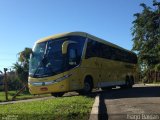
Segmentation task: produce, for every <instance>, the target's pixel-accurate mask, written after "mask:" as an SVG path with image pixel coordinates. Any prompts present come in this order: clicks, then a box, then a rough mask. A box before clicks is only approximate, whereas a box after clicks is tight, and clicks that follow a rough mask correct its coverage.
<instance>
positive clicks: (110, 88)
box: [101, 87, 112, 91]
mask: <svg viewBox="0 0 160 120" xmlns="http://www.w3.org/2000/svg"><path fill="white" fill-rule="evenodd" d="M101 89H102V90H104V91H105V90H107V91H108V90H112V87H101Z"/></svg>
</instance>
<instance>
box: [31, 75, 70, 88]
mask: <svg viewBox="0 0 160 120" xmlns="http://www.w3.org/2000/svg"><path fill="white" fill-rule="evenodd" d="M71 75H72V74H69V75H65V76H63V77H60V78H58V79H56V80H52V81H49V82H30V81H29V82H28V83H29V84H31V85H33V86H45V85H52V84H55V83H58V82H61V81H63V80H64V79H66V78H68V77H70V76H71Z"/></svg>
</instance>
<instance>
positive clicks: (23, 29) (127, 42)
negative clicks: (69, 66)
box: [0, 0, 159, 70]
mask: <svg viewBox="0 0 160 120" xmlns="http://www.w3.org/2000/svg"><path fill="white" fill-rule="evenodd" d="M157 1H159V0H157ZM140 3H145V4H146V5H149V6H152V0H0V70H3V68H11V67H12V66H13V64H14V63H15V62H16V61H17V59H18V53H19V52H20V51H22V50H23V49H24V48H25V47H30V48H32V47H33V45H34V43H35V42H36V41H37V40H38V39H41V38H43V37H47V36H50V35H54V34H57V33H63V32H72V31H82V32H87V33H90V34H92V35H95V36H97V37H100V38H102V39H105V40H107V41H109V42H112V43H114V44H116V45H119V46H121V47H123V48H126V49H128V50H131V49H132V45H133V42H132V38H133V37H132V35H131V28H132V26H133V24H132V21H133V20H134V19H135V18H134V16H133V14H135V13H137V12H141V11H142V8H141V7H140V6H139V4H140Z"/></svg>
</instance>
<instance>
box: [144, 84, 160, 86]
mask: <svg viewBox="0 0 160 120" xmlns="http://www.w3.org/2000/svg"><path fill="white" fill-rule="evenodd" d="M144 85H146V86H160V84H144Z"/></svg>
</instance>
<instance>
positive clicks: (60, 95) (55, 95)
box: [51, 92, 64, 97]
mask: <svg viewBox="0 0 160 120" xmlns="http://www.w3.org/2000/svg"><path fill="white" fill-rule="evenodd" d="M51 95H52V96H54V97H62V96H63V95H64V92H59V93H51Z"/></svg>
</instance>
